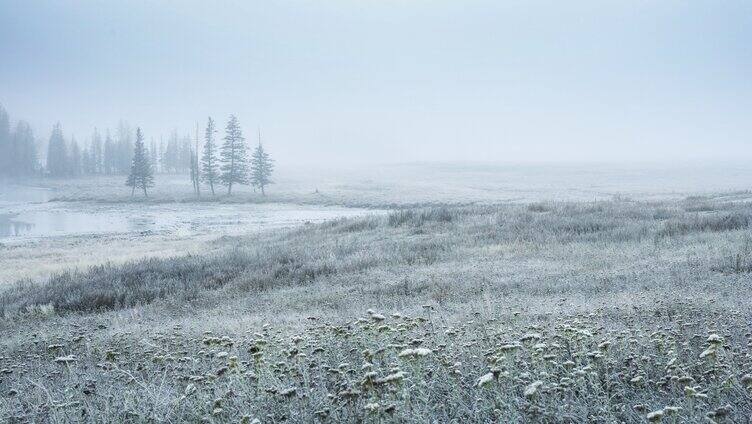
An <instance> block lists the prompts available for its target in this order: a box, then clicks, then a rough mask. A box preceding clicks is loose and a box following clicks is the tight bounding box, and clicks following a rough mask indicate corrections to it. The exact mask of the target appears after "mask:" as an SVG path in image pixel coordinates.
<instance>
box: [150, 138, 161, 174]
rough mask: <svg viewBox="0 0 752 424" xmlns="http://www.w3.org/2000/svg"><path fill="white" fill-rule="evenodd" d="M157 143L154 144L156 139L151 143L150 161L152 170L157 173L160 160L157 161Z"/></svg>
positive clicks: (152, 139)
mask: <svg viewBox="0 0 752 424" xmlns="http://www.w3.org/2000/svg"><path fill="white" fill-rule="evenodd" d="M157 154H158V151H157V143H155V142H154V137H152V138H151V142H149V160H150V161H151V170H152V171H153V172H155V173H157V172H159V160H158V159H157Z"/></svg>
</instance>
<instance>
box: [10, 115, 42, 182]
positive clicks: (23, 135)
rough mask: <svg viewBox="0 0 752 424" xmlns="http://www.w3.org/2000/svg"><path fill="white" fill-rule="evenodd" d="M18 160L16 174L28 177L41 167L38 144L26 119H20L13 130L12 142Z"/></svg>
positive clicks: (15, 159) (15, 157) (14, 155)
mask: <svg viewBox="0 0 752 424" xmlns="http://www.w3.org/2000/svg"><path fill="white" fill-rule="evenodd" d="M12 145H13V146H14V147H13V150H14V154H13V160H14V161H15V162H16V175H18V176H24V177H28V176H31V175H34V174H35V173H36V172H37V170H38V169H39V163H38V162H37V146H36V140H35V139H34V132H33V131H32V130H31V125H29V123H28V122H26V121H18V123H17V124H16V129H15V131H14V132H13V142H12Z"/></svg>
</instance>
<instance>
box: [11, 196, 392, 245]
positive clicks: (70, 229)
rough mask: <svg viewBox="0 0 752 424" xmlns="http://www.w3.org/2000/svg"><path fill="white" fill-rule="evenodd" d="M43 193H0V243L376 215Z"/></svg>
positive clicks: (231, 230)
mask: <svg viewBox="0 0 752 424" xmlns="http://www.w3.org/2000/svg"><path fill="white" fill-rule="evenodd" d="M49 197H50V196H49V193H48V192H46V191H45V190H43V189H18V188H11V189H8V188H7V187H3V188H1V189H0V241H3V242H8V241H12V240H21V239H28V238H40V237H56V236H70V235H84V234H103V233H147V234H148V233H154V232H166V233H173V234H180V235H190V234H191V233H208V232H216V233H217V234H219V235H224V234H239V233H244V232H252V231H261V230H267V229H272V228H280V227H291V226H296V225H301V224H304V223H306V222H311V223H315V222H322V221H326V220H330V219H335V218H342V217H354V216H363V215H367V214H370V213H379V211H372V210H367V209H356V208H345V207H337V206H311V205H294V204H277V203H267V204H224V203H167V204H141V203H133V204H98V203H89V202H48V201H47V200H48V198H49Z"/></svg>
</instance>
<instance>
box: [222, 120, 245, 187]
mask: <svg viewBox="0 0 752 424" xmlns="http://www.w3.org/2000/svg"><path fill="white" fill-rule="evenodd" d="M220 157H221V158H222V166H221V167H220V170H221V171H222V174H221V176H220V180H221V181H222V184H224V185H226V186H227V194H228V195H231V194H232V185H233V184H248V152H247V151H246V147H245V139H244V138H243V131H242V130H241V129H240V124H239V123H238V118H236V117H235V115H230V120H229V122H227V127H226V128H225V142H224V144H223V145H222V151H221V152H220Z"/></svg>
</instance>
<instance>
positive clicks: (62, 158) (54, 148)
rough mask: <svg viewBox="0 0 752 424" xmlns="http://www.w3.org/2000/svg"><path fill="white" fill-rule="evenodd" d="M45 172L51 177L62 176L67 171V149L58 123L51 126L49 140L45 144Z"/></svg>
mask: <svg viewBox="0 0 752 424" xmlns="http://www.w3.org/2000/svg"><path fill="white" fill-rule="evenodd" d="M47 172H48V173H49V174H50V176H52V177H63V176H65V175H66V174H67V173H68V150H67V148H66V147H65V139H64V138H63V129H62V128H61V127H60V123H57V124H55V126H54V127H52V134H51V135H50V142H49V145H48V146H47Z"/></svg>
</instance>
